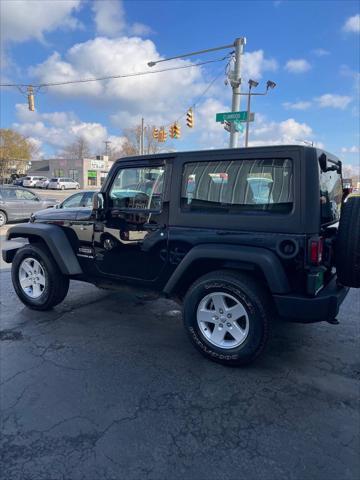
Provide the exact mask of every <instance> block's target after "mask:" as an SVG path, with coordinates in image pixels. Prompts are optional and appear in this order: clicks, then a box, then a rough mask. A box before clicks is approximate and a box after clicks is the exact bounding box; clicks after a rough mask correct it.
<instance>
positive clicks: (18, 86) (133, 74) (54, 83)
mask: <svg viewBox="0 0 360 480" xmlns="http://www.w3.org/2000/svg"><path fill="white" fill-rule="evenodd" d="M228 57H229V55H226V56H225V57H222V58H216V59H213V60H207V61H205V62H198V63H192V64H191V65H183V66H180V67H169V68H163V69H159V70H149V71H142V72H134V73H125V74H120V75H109V76H106V77H97V78H85V79H79V80H68V81H65V82H50V83H39V84H30V83H0V87H17V88H19V89H20V88H25V87H30V86H32V87H34V88H37V89H40V88H43V87H58V86H62V85H72V84H77V83H90V82H100V81H104V80H112V79H118V78H129V77H139V76H143V75H153V74H154V73H162V72H169V71H172V70H183V69H186V68H194V67H200V66H202V65H207V64H209V63H216V62H222V61H224V60H226V58H228Z"/></svg>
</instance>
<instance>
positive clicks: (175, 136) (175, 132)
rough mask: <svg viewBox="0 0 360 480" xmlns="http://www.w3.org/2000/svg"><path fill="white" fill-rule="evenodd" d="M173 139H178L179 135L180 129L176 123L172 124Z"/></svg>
mask: <svg viewBox="0 0 360 480" xmlns="http://www.w3.org/2000/svg"><path fill="white" fill-rule="evenodd" d="M173 132H174V137H173V138H180V135H181V128H180V125H179V124H178V123H174V126H173Z"/></svg>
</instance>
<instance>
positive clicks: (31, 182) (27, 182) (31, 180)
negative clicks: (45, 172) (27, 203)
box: [23, 175, 46, 188]
mask: <svg viewBox="0 0 360 480" xmlns="http://www.w3.org/2000/svg"><path fill="white" fill-rule="evenodd" d="M39 180H46V177H40V176H38V175H32V176H27V177H25V178H24V180H23V187H28V188H29V187H35V185H36V182H38V181H39Z"/></svg>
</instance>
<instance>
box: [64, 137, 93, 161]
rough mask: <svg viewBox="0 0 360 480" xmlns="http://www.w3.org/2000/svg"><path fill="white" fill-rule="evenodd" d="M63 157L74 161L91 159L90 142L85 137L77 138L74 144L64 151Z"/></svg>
mask: <svg viewBox="0 0 360 480" xmlns="http://www.w3.org/2000/svg"><path fill="white" fill-rule="evenodd" d="M61 155H62V156H63V157H64V158H68V159H73V160H82V159H83V158H86V157H89V156H90V155H91V151H90V145H89V142H88V141H87V140H85V138H84V137H80V136H79V137H76V139H75V140H74V141H73V142H72V143H70V144H69V145H67V146H66V147H65V148H64V149H63V151H62V152H61Z"/></svg>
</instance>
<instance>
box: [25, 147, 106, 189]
mask: <svg viewBox="0 0 360 480" xmlns="http://www.w3.org/2000/svg"><path fill="white" fill-rule="evenodd" d="M112 164H113V162H112V161H110V160H109V157H108V156H106V155H99V156H97V157H95V158H82V159H78V160H74V159H67V158H49V159H47V160H35V161H33V162H32V164H31V167H30V168H29V170H28V171H27V174H28V175H41V176H44V177H48V178H52V177H67V178H73V179H74V180H76V181H77V182H79V183H80V188H90V189H91V188H94V189H98V188H100V187H101V185H102V184H103V183H104V181H105V178H106V175H107V174H108V172H109V170H110V168H111V166H112Z"/></svg>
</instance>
